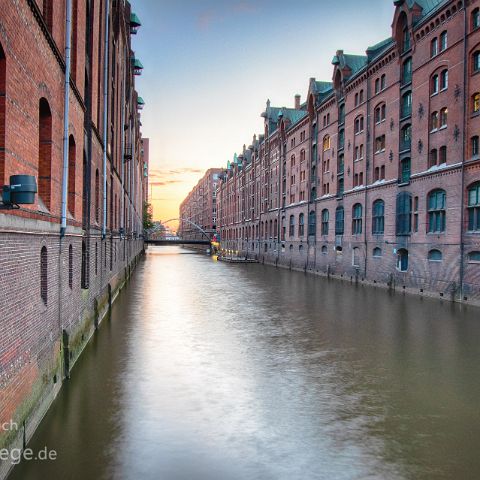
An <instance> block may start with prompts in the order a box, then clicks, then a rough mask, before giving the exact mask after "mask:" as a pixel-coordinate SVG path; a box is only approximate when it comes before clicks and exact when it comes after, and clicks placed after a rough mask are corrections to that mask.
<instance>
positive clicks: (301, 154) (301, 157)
mask: <svg viewBox="0 0 480 480" xmlns="http://www.w3.org/2000/svg"><path fill="white" fill-rule="evenodd" d="M304 161H305V149H302V150H301V151H300V162H304Z"/></svg>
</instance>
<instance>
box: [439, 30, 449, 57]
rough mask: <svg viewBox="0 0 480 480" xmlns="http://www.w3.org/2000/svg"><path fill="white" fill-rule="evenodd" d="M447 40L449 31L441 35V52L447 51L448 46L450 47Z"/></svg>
mask: <svg viewBox="0 0 480 480" xmlns="http://www.w3.org/2000/svg"><path fill="white" fill-rule="evenodd" d="M447 38H448V34H447V31H446V30H445V31H444V32H442V33H441V34H440V51H441V52H443V51H444V50H446V49H447V46H448V44H447Z"/></svg>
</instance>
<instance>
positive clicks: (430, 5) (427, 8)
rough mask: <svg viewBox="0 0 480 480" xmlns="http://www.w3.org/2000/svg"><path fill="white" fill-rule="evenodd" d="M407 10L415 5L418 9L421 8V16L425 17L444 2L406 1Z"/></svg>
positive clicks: (431, 0) (436, 0)
mask: <svg viewBox="0 0 480 480" xmlns="http://www.w3.org/2000/svg"><path fill="white" fill-rule="evenodd" d="M406 1H407V5H408V6H409V8H412V7H413V6H414V5H415V4H417V5H418V6H419V7H422V10H423V11H422V14H423V16H425V15H427V14H428V13H429V12H431V11H432V10H434V9H435V8H437V7H438V6H439V5H440V4H442V3H444V1H445V0H406Z"/></svg>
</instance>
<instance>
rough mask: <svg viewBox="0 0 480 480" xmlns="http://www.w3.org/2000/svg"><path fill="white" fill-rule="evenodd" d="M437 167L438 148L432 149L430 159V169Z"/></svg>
mask: <svg viewBox="0 0 480 480" xmlns="http://www.w3.org/2000/svg"><path fill="white" fill-rule="evenodd" d="M435 165H438V150H437V149H436V148H432V149H431V150H430V155H429V157H428V167H429V168H431V167H434V166H435Z"/></svg>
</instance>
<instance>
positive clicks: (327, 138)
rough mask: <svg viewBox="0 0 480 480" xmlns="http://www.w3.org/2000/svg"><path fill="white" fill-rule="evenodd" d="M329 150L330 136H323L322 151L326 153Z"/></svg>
mask: <svg viewBox="0 0 480 480" xmlns="http://www.w3.org/2000/svg"><path fill="white" fill-rule="evenodd" d="M329 149H330V135H325V136H324V137H323V151H324V152H325V151H327V150H329Z"/></svg>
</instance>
